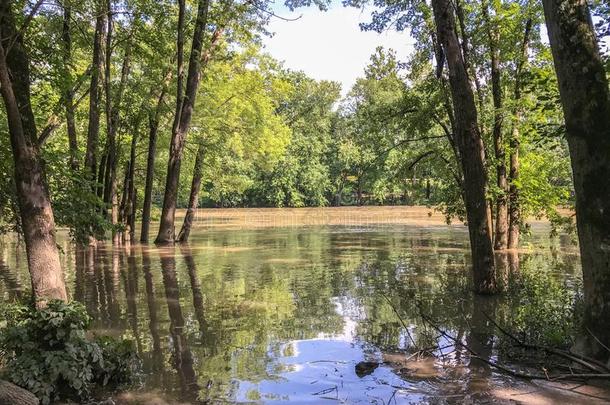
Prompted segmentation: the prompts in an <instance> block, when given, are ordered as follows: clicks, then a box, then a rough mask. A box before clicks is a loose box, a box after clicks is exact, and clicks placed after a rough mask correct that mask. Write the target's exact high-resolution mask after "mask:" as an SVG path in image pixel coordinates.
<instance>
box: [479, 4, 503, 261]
mask: <svg viewBox="0 0 610 405" xmlns="http://www.w3.org/2000/svg"><path fill="white" fill-rule="evenodd" d="M482 11H483V18H484V19H485V25H486V28H487V40H488V41H489V54H490V61H491V92H492V98H493V106H494V125H493V139H494V152H495V155H496V177H497V179H496V180H497V186H498V189H499V190H500V193H499V194H498V197H497V198H496V227H495V240H494V248H495V249H496V250H505V249H506V248H507V247H508V204H507V199H506V194H507V191H508V181H507V178H506V162H505V159H506V152H505V150H504V137H503V136H502V125H503V123H504V114H503V113H502V96H503V95H502V83H501V77H500V50H499V49H498V45H499V43H500V41H499V33H498V31H497V29H494V26H493V25H492V21H491V19H490V17H489V5H488V4H487V2H486V1H484V2H483V5H482Z"/></svg>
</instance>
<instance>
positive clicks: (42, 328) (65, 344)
mask: <svg viewBox="0 0 610 405" xmlns="http://www.w3.org/2000/svg"><path fill="white" fill-rule="evenodd" d="M2 321H3V322H5V323H6V326H5V327H4V328H3V329H2V333H1V334H0V350H2V353H3V357H2V368H3V375H4V377H5V378H7V379H8V380H9V381H12V382H14V383H15V384H17V385H19V386H21V387H24V388H26V389H28V390H29V391H31V392H32V393H34V394H35V395H36V396H37V397H38V398H40V400H41V402H42V403H43V404H48V403H50V402H52V401H53V402H54V401H58V400H60V399H61V400H66V399H73V400H86V399H88V398H89V397H90V394H91V391H92V390H95V389H96V388H97V387H104V386H110V387H116V386H117V385H120V384H128V383H133V382H135V381H136V380H137V378H138V373H139V371H138V370H139V367H140V365H139V359H138V357H137V356H136V354H135V349H134V348H133V347H132V346H133V345H132V343H131V342H130V341H128V340H125V341H115V340H114V339H112V338H110V337H102V338H99V339H97V340H96V341H91V340H89V339H88V338H87V336H86V332H87V330H88V329H89V326H90V324H91V317H90V316H89V315H88V314H87V312H86V310H85V307H84V306H83V305H82V304H80V303H78V302H72V303H69V304H66V303H64V302H61V301H52V302H50V303H49V305H48V306H47V307H46V308H44V309H42V310H36V309H33V308H31V307H30V306H26V305H18V304H12V305H9V306H5V307H4V308H3V316H2Z"/></svg>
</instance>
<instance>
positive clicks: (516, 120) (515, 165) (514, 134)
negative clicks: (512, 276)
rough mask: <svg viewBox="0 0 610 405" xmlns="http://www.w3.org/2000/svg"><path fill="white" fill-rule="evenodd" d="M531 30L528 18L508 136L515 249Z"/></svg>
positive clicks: (510, 241)
mask: <svg viewBox="0 0 610 405" xmlns="http://www.w3.org/2000/svg"><path fill="white" fill-rule="evenodd" d="M531 31H532V19H531V18H529V19H528V20H527V21H526V23H525V32H524V34H523V42H522V43H521V52H520V55H519V60H518V61H517V70H516V72H515V90H514V97H513V98H514V102H515V109H514V112H513V127H512V131H511V136H510V171H509V175H508V176H509V183H510V186H509V190H508V217H509V221H508V248H509V249H517V248H518V247H519V232H520V226H521V207H520V206H519V188H518V187H517V182H518V181H519V146H520V140H519V138H520V134H519V126H520V125H521V116H522V111H521V106H520V105H519V103H520V102H521V85H522V75H523V66H524V65H525V63H526V62H527V49H528V47H529V41H530V33H531Z"/></svg>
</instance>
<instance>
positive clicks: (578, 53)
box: [542, 0, 610, 361]
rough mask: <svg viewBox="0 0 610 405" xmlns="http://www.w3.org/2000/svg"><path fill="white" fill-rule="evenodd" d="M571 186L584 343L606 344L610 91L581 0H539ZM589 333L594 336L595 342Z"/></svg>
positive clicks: (596, 349) (603, 354)
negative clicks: (561, 115)
mask: <svg viewBox="0 0 610 405" xmlns="http://www.w3.org/2000/svg"><path fill="white" fill-rule="evenodd" d="M542 4H543V6H544V14H545V18H546V25H547V29H548V33H549V41H550V43H551V50H552V51H553V59H554V61H555V71H556V72H557V78H558V81H559V92H560V95H561V103H562V105H563V113H564V118H565V122H566V133H567V140H568V145H569V148H570V157H571V160H572V172H573V176H574V189H575V191H576V221H577V225H578V237H579V241H580V254H581V261H582V270H583V287H584V296H585V311H584V314H585V319H584V321H585V326H586V328H587V330H588V331H589V332H590V333H587V334H586V338H585V339H584V341H586V344H583V345H582V347H581V348H579V349H581V350H583V351H585V352H587V353H588V354H590V355H593V356H595V357H598V358H600V359H602V360H603V361H608V359H609V357H610V356H609V354H608V351H607V349H604V348H603V347H602V346H603V345H605V347H606V348H607V347H610V94H609V91H608V80H607V78H606V73H605V71H604V65H603V63H602V60H601V57H600V53H599V49H598V45H597V40H596V37H595V31H594V29H593V24H592V21H591V15H590V13H589V9H588V6H587V2H586V0H543V2H542ZM592 336H595V337H596V338H597V339H598V340H599V342H601V344H599V343H598V342H597V341H596V340H595V339H594V338H593V337H592Z"/></svg>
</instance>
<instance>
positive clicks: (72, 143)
mask: <svg viewBox="0 0 610 405" xmlns="http://www.w3.org/2000/svg"><path fill="white" fill-rule="evenodd" d="M71 18H72V10H71V7H70V6H69V5H67V4H64V22H63V27H62V31H61V38H62V41H63V47H64V49H63V51H64V52H63V64H64V71H65V77H66V79H67V83H66V87H65V90H64V94H63V98H64V105H65V110H66V128H67V132H68V147H69V149H70V168H71V169H72V171H74V172H76V171H77V170H78V141H77V138H76V123H75V119H74V94H73V81H72V68H71V65H72V36H71V35H70V19H71Z"/></svg>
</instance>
